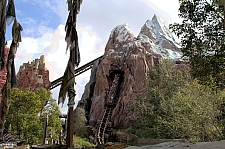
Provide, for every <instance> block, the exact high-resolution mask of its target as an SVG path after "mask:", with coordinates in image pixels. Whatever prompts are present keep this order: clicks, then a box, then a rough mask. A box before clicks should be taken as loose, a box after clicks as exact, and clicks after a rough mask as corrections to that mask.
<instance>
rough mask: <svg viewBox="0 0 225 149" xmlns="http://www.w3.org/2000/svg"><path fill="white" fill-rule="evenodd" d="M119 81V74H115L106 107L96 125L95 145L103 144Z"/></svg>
mask: <svg viewBox="0 0 225 149" xmlns="http://www.w3.org/2000/svg"><path fill="white" fill-rule="evenodd" d="M119 80H120V74H119V73H116V74H115V76H114V79H113V82H112V85H111V87H110V89H109V92H108V96H107V98H106V107H105V111H104V113H103V116H102V119H101V121H100V123H99V125H98V129H97V134H96V136H95V137H96V139H97V144H99V145H100V144H104V143H105V131H106V129H107V126H108V124H109V121H110V119H111V116H112V110H113V108H114V105H115V102H116V101H115V98H116V93H117V90H118V89H119Z"/></svg>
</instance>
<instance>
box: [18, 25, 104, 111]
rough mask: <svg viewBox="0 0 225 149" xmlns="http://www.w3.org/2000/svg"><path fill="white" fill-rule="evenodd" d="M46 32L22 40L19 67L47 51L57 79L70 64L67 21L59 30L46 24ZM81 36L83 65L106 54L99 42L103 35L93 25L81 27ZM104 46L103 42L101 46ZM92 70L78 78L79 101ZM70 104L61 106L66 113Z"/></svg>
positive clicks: (46, 54)
mask: <svg viewBox="0 0 225 149" xmlns="http://www.w3.org/2000/svg"><path fill="white" fill-rule="evenodd" d="M43 28H46V32H45V33H44V32H43V34H42V36H41V37H38V38H32V37H24V38H23V41H22V42H21V43H20V47H19V48H18V50H17V54H16V59H15V60H16V65H17V66H16V68H17V71H18V68H19V66H20V65H22V63H27V62H28V61H31V60H34V59H35V58H39V57H40V56H41V55H45V62H46V67H47V69H48V70H49V73H50V81H53V80H55V79H57V78H59V77H61V76H63V73H64V71H65V69H66V65H67V62H68V59H69V51H68V53H66V42H65V31H64V28H65V26H64V25H59V26H58V28H57V29H56V30H55V31H52V30H51V29H49V28H48V27H46V26H43ZM78 34H79V35H78V36H79V48H80V55H81V64H80V66H81V65H84V64H85V63H87V62H89V61H91V60H93V59H95V58H96V57H98V56H100V55H102V54H103V49H101V50H99V49H98V48H96V45H97V44H99V42H100V41H101V39H100V38H99V37H98V35H97V34H96V33H95V32H93V31H92V30H91V28H90V27H85V28H80V29H78ZM101 47H102V46H100V48H101ZM89 77H90V71H88V72H85V73H83V74H81V75H80V76H78V77H77V78H76V82H77V85H76V86H75V88H76V90H77V96H76V104H77V102H78V100H79V99H80V98H81V96H82V93H83V90H84V86H85V84H86V83H87V81H88V80H89ZM58 90H59V89H54V91H53V97H54V98H55V99H57V98H58ZM65 106H66V104H65V105H64V106H63V108H62V109H61V110H64V111H63V112H64V113H65V109H66V107H65Z"/></svg>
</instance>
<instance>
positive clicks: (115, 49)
mask: <svg viewBox="0 0 225 149" xmlns="http://www.w3.org/2000/svg"><path fill="white" fill-rule="evenodd" d="M169 57H170V58H172V59H179V58H180V57H181V52H180V50H179V46H178V44H177V43H176V42H175V40H174V38H173V36H172V34H171V33H170V31H169V30H168V28H167V27H166V26H165V25H164V23H163V21H162V20H161V19H160V18H159V17H157V16H156V15H155V16H154V17H153V18H152V20H147V21H146V23H145V24H144V25H143V27H142V28H141V31H140V33H139V35H138V36H137V37H136V36H135V35H134V34H133V33H132V32H131V30H130V29H129V27H128V25H127V24H123V25H119V26H117V27H115V28H114V29H113V30H112V32H111V35H110V37H109V40H108V43H107V45H106V48H105V53H104V57H103V58H102V60H101V61H99V62H96V64H95V65H94V67H93V69H92V72H91V77H90V81H89V82H88V84H87V85H86V87H85V91H84V94H83V96H82V99H81V100H80V102H79V103H78V107H81V108H84V109H85V111H86V114H87V115H86V116H87V118H88V123H89V125H91V126H97V125H98V124H99V121H100V120H101V119H102V116H103V113H104V109H105V107H106V98H107V96H108V92H109V89H110V88H111V85H112V81H113V78H114V75H115V73H119V74H120V75H121V76H122V77H121V79H120V86H119V91H118V92H117V96H116V97H115V98H116V99H115V100H116V103H115V105H114V107H113V109H112V113H111V118H110V125H111V127H113V128H116V129H120V128H122V129H123V128H127V127H129V126H130V124H132V123H133V122H135V121H136V120H137V119H138V118H139V116H138V115H137V114H136V113H134V112H132V111H131V109H130V106H131V105H132V104H133V103H134V102H135V99H136V98H137V96H138V95H141V94H142V93H143V91H144V90H145V88H146V85H147V84H146V77H147V72H148V71H149V70H150V69H151V68H152V67H153V66H154V65H156V64H158V63H160V61H161V60H162V59H163V58H169Z"/></svg>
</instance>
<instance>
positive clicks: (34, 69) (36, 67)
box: [16, 55, 50, 91]
mask: <svg viewBox="0 0 225 149" xmlns="http://www.w3.org/2000/svg"><path fill="white" fill-rule="evenodd" d="M16 78H17V84H16V87H17V88H20V89H21V90H24V89H26V88H30V90H31V91H35V90H36V89H38V88H40V87H44V88H49V85H50V81H49V71H48V70H47V69H46V67H45V58H44V55H42V56H41V57H40V59H35V60H34V61H32V62H31V63H30V62H28V63H23V65H22V66H20V69H19V72H18V73H17V76H16Z"/></svg>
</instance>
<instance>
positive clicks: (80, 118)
mask: <svg viewBox="0 0 225 149" xmlns="http://www.w3.org/2000/svg"><path fill="white" fill-rule="evenodd" d="M86 123H87V119H86V116H85V110H84V109H82V108H79V107H77V108H76V109H75V110H74V130H75V134H76V135H77V136H81V137H84V136H86V135H85V134H86V127H85V125H86Z"/></svg>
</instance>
